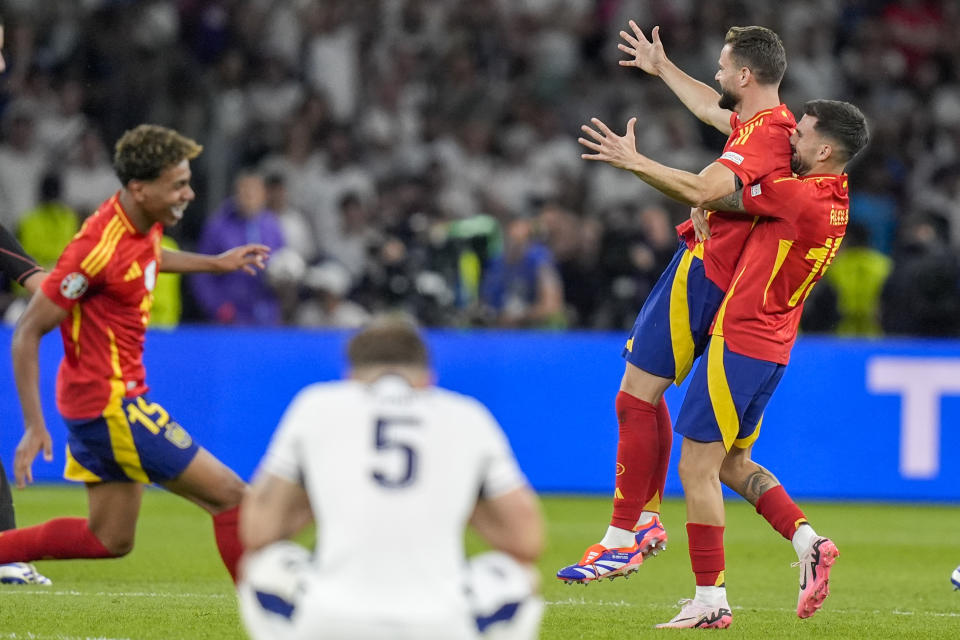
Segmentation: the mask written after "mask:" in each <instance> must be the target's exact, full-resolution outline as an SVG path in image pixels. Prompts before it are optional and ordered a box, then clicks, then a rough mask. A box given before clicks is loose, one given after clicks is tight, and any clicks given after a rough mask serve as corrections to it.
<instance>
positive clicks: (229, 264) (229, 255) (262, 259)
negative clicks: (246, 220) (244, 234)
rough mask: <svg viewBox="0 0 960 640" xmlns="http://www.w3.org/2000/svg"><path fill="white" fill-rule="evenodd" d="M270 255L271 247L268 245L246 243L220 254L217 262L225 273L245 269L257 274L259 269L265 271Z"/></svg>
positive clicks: (253, 274) (251, 273)
mask: <svg viewBox="0 0 960 640" xmlns="http://www.w3.org/2000/svg"><path fill="white" fill-rule="evenodd" d="M269 257H270V247H268V246H267V245H265V244H245V245H242V246H239V247H234V248H233V249H230V250H229V251H224V252H223V253H221V254H220V255H218V256H217V263H218V266H219V267H220V271H221V272H223V273H228V272H230V271H237V270H239V269H243V270H244V271H246V272H247V273H249V274H250V275H252V276H255V275H257V271H263V269H264V268H265V267H266V266H267V259H268V258H269Z"/></svg>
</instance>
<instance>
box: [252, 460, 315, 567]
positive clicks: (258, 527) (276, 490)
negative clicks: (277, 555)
mask: <svg viewBox="0 0 960 640" xmlns="http://www.w3.org/2000/svg"><path fill="white" fill-rule="evenodd" d="M312 520H313V510H312V509H311V507H310V500H309V498H308V497H307V492H306V491H305V490H304V489H303V487H301V486H300V485H298V484H295V483H292V482H289V481H288V480H285V479H283V478H279V477H277V476H274V475H271V474H269V473H266V474H264V475H263V476H262V477H260V478H257V480H256V482H254V484H253V486H251V487H250V490H249V491H247V494H246V496H245V497H244V499H243V505H242V506H241V508H240V540H241V541H242V542H243V546H244V549H246V550H247V551H256V550H257V549H261V548H263V547H265V546H267V545H268V544H271V543H273V542H277V541H278V540H289V539H290V538H292V537H293V536H295V535H296V534H297V533H299V532H300V531H301V530H302V529H303V528H304V527H305V526H306V525H307V524H309V523H310V522H311V521H312Z"/></svg>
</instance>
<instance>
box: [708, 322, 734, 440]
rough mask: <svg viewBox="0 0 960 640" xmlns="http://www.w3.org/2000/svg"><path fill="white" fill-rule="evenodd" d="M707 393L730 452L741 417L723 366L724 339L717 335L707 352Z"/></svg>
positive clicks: (712, 339) (711, 340) (711, 341)
mask: <svg viewBox="0 0 960 640" xmlns="http://www.w3.org/2000/svg"><path fill="white" fill-rule="evenodd" d="M707 391H708V393H709V394H710V405H711V406H712V407H713V416H714V418H716V420H717V425H719V426H720V435H721V436H723V447H724V448H725V449H726V450H727V451H730V447H731V446H732V445H733V441H734V440H735V439H736V437H737V433H739V431H740V417H739V416H737V407H736V405H735V404H734V403H733V394H732V393H730V385H729V383H728V382H727V373H726V371H725V369H724V366H723V338H722V337H720V336H716V335H715V336H713V337H712V338H711V339H710V347H709V348H708V350H707Z"/></svg>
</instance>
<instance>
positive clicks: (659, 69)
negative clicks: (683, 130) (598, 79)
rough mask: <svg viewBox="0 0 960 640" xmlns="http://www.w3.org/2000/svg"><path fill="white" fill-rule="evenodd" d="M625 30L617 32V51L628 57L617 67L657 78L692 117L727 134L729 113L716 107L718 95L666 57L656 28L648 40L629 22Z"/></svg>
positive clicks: (717, 105) (635, 24) (639, 29)
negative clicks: (618, 38)
mask: <svg viewBox="0 0 960 640" xmlns="http://www.w3.org/2000/svg"><path fill="white" fill-rule="evenodd" d="M629 28H630V31H629V32H628V31H621V32H620V37H621V38H622V39H623V42H621V43H620V44H619V45H618V48H619V49H620V51H622V52H624V53H625V54H626V55H627V56H628V59H627V60H621V61H620V66H624V67H636V68H638V69H640V70H642V71H645V72H646V73H649V74H651V75H655V76H659V77H660V78H661V79H662V80H663V81H664V82H665V83H666V84H667V86H668V87H670V90H671V91H673V92H674V93H675V94H676V96H677V97H678V98H680V101H681V102H683V104H684V105H685V106H686V107H687V108H688V109H689V110H690V111H691V112H692V113H693V114H694V115H695V116H697V117H698V118H699V119H700V120H703V121H704V122H706V123H707V124H709V125H711V126H713V127H716V128H717V129H719V130H720V131H722V132H723V133H726V134H729V133H730V131H731V129H730V112H729V111H727V110H726V109H721V108H720V106H719V104H718V102H719V100H720V94H719V93H717V92H716V91H715V90H714V89H712V88H711V87H709V86H708V85H706V84H704V83H702V82H700V81H699V80H696V79H694V78H692V77H690V76H689V75H687V74H686V73H684V72H683V71H682V70H681V69H680V68H679V67H677V66H676V65H675V64H673V63H672V62H671V61H670V59H669V58H667V54H666V52H665V51H664V48H663V43H662V42H661V41H660V27H654V28H653V29H652V30H651V31H650V39H649V40H648V39H647V37H646V35H645V34H644V33H643V30H642V29H641V28H640V27H639V25H637V23H636V22H635V21H633V20H631V21H630V22H629Z"/></svg>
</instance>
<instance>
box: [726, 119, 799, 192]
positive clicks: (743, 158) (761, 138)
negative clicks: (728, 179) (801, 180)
mask: <svg viewBox="0 0 960 640" xmlns="http://www.w3.org/2000/svg"><path fill="white" fill-rule="evenodd" d="M791 155H792V154H791V151H790V130H789V129H788V128H787V127H786V126H784V125H782V124H780V123H776V124H771V125H769V126H765V127H760V128H758V129H757V130H755V131H753V132H752V133H750V135H748V136H746V139H745V140H743V141H742V142H734V143H732V144H728V145H727V146H726V147H725V148H724V151H723V155H721V156H720V157H719V158H717V162H719V163H720V164H722V165H723V166H725V167H727V168H728V169H730V170H731V171H733V172H734V173H735V174H736V175H737V177H738V178H740V181H741V182H742V183H743V184H744V185H748V184H753V183H754V182H758V181H759V180H762V179H763V178H765V177H767V176H770V175H777V176H781V175H789V174H790V156H791Z"/></svg>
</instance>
